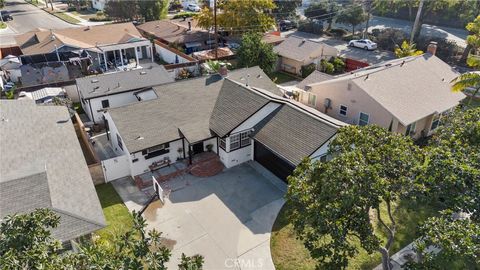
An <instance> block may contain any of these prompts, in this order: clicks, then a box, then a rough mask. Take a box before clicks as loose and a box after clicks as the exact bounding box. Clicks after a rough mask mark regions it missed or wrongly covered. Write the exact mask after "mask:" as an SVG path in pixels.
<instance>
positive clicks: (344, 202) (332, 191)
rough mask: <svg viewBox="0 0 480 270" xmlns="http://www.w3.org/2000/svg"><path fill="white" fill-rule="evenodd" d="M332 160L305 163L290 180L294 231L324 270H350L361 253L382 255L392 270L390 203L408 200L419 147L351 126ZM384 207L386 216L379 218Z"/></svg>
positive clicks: (333, 144)
mask: <svg viewBox="0 0 480 270" xmlns="http://www.w3.org/2000/svg"><path fill="white" fill-rule="evenodd" d="M329 155H330V156H331V157H332V159H331V160H330V161H328V162H325V163H323V162H315V163H312V162H311V161H310V160H308V159H307V160H305V161H303V162H302V163H301V164H300V165H299V166H298V167H297V168H296V169H295V171H294V173H293V175H292V176H290V177H289V179H288V180H289V188H288V192H287V203H289V204H291V205H292V211H291V213H290V217H291V220H292V222H293V225H294V230H295V231H296V233H297V234H298V235H299V237H300V239H302V240H303V242H304V244H305V247H306V248H307V249H308V250H309V251H310V254H311V256H312V257H313V258H315V259H316V260H318V262H319V263H320V264H321V266H322V267H324V268H325V269H339V268H346V267H347V266H348V261H349V258H351V257H353V256H355V255H356V254H357V253H358V250H359V249H360V248H363V249H364V250H366V251H367V252H368V253H373V252H375V251H378V252H380V253H381V254H382V265H383V268H384V269H391V268H390V263H389V261H390V254H389V253H390V248H391V247H392V244H393V242H394V239H395V231H396V220H395V218H394V217H393V214H392V203H394V202H395V201H397V200H398V199H400V198H404V197H409V194H410V189H411V188H412V183H413V181H412V180H411V179H412V176H413V175H414V174H415V172H416V168H417V166H418V164H419V161H420V160H421V154H420V152H419V150H418V148H417V147H416V146H415V145H414V144H413V142H412V140H411V139H410V138H408V137H406V136H402V135H400V134H395V133H391V132H388V131H387V130H386V129H383V128H381V127H378V126H374V125H368V126H363V127H360V126H348V127H343V128H341V129H340V130H339V132H338V133H337V136H336V137H335V139H334V140H333V141H332V142H331V144H330V149H329ZM382 203H384V204H385V205H386V208H387V209H386V210H387V217H384V216H382V215H381V211H380V205H381V204H382ZM386 219H388V220H389V221H390V222H389V223H387V222H386V221H385V220H386ZM373 220H376V221H377V222H378V223H379V224H380V225H381V226H382V227H383V228H384V229H385V231H386V233H387V235H388V240H387V242H386V243H382V242H381V240H380V239H379V238H378V237H377V236H376V235H375V234H374V229H373V226H372V221H373ZM354 240H355V241H357V243H354ZM358 243H359V244H358ZM319 267H320V265H319Z"/></svg>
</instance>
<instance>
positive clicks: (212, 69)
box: [205, 60, 232, 73]
mask: <svg viewBox="0 0 480 270" xmlns="http://www.w3.org/2000/svg"><path fill="white" fill-rule="evenodd" d="M222 65H225V66H226V67H227V68H231V67H232V64H230V63H228V62H223V61H218V60H208V61H206V62H205V68H206V69H207V72H208V73H216V72H218V70H219V69H220V67H221V66H222Z"/></svg>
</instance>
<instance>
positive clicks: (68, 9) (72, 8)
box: [67, 7, 77, 12]
mask: <svg viewBox="0 0 480 270" xmlns="http://www.w3.org/2000/svg"><path fill="white" fill-rule="evenodd" d="M76 10H77V8H76V7H68V8H67V11H68V12H72V11H76Z"/></svg>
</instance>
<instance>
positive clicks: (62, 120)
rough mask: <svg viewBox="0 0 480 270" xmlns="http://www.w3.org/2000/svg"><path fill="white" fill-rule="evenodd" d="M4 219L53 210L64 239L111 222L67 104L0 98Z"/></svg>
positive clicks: (0, 179)
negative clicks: (100, 199)
mask: <svg viewBox="0 0 480 270" xmlns="http://www.w3.org/2000/svg"><path fill="white" fill-rule="evenodd" d="M0 119H1V120H0V134H2V135H1V136H0V149H1V151H2V153H1V155H0V219H2V218H4V217H5V216H7V215H13V214H21V213H28V212H31V211H33V210H35V209H37V208H48V209H50V210H52V211H53V212H55V214H57V215H59V216H60V224H59V226H58V227H57V228H54V229H52V234H53V237H55V238H56V239H59V240H60V241H62V242H64V243H68V241H69V240H73V239H76V238H78V237H80V236H84V235H88V234H90V233H92V232H94V231H96V230H98V229H101V228H103V227H105V226H106V222H105V218H104V216H103V212H102V207H101V205H100V202H99V200H98V197H97V193H96V192H95V188H94V186H93V182H92V178H91V176H90V172H89V170H88V167H87V164H86V162H85V158H84V156H83V153H82V150H81V148H80V144H79V142H78V139H77V135H76V134H75V130H74V127H73V124H72V121H71V115H70V114H69V111H68V109H67V108H66V107H65V106H39V105H36V104H35V103H34V102H33V101H31V100H0Z"/></svg>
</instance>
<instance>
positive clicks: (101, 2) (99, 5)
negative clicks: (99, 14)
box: [92, 0, 108, 11]
mask: <svg viewBox="0 0 480 270" xmlns="http://www.w3.org/2000/svg"><path fill="white" fill-rule="evenodd" d="M107 2H108V0H92V7H93V8H94V9H96V10H99V11H103V10H104V9H105V5H106V4H107Z"/></svg>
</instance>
